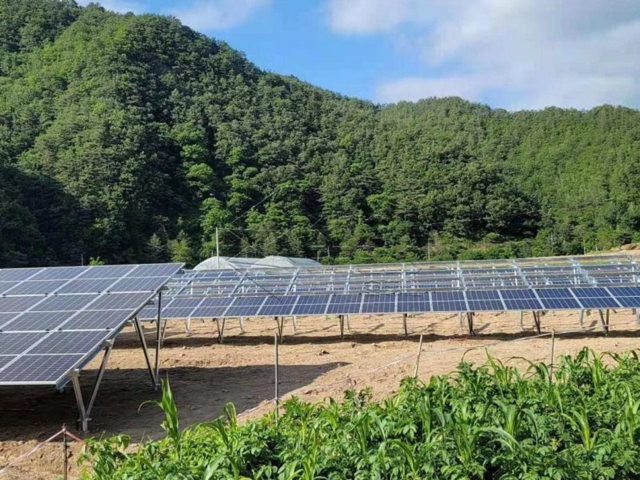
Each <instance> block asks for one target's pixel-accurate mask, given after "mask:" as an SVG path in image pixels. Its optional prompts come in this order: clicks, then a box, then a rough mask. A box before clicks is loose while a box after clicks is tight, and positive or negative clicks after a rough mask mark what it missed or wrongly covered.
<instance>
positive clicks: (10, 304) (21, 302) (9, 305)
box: [0, 297, 44, 313]
mask: <svg viewBox="0 0 640 480" xmlns="http://www.w3.org/2000/svg"><path fill="white" fill-rule="evenodd" d="M43 298H44V297H0V313H11V312H23V311H25V310H28V309H30V308H33V307H34V306H35V305H37V304H38V303H39V302H41V301H42V299H43Z"/></svg>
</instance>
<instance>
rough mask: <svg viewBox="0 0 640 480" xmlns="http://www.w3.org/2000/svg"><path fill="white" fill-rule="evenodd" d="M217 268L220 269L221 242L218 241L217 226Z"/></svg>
mask: <svg viewBox="0 0 640 480" xmlns="http://www.w3.org/2000/svg"><path fill="white" fill-rule="evenodd" d="M216 268H217V269H218V270H220V242H219V241H218V227H216Z"/></svg>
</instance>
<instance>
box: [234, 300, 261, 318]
mask: <svg viewBox="0 0 640 480" xmlns="http://www.w3.org/2000/svg"><path fill="white" fill-rule="evenodd" d="M265 299H266V297H236V298H235V300H234V302H233V303H232V304H231V306H230V307H229V308H228V309H227V311H226V313H225V317H252V316H254V315H256V314H257V313H258V311H259V310H260V307H261V306H262V304H263V303H264V301H265Z"/></svg>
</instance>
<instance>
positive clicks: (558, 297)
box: [536, 288, 581, 310]
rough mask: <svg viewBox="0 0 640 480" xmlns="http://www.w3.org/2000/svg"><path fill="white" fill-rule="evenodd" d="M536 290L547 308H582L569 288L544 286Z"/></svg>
mask: <svg viewBox="0 0 640 480" xmlns="http://www.w3.org/2000/svg"><path fill="white" fill-rule="evenodd" d="M536 292H537V293H538V296H539V297H540V301H541V302H542V304H543V306H544V308H545V309H546V310H567V309H569V310H579V309H580V308H581V306H580V304H579V303H578V302H577V301H576V299H575V298H574V297H573V295H571V292H570V291H569V289H567V288H544V289H540V290H536Z"/></svg>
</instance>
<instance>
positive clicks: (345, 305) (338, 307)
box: [327, 293, 362, 315]
mask: <svg viewBox="0 0 640 480" xmlns="http://www.w3.org/2000/svg"><path fill="white" fill-rule="evenodd" d="M361 305H362V295H361V294H359V293H347V294H340V293H337V294H335V295H332V297H331V300H330V302H329V307H328V308H327V315H348V314H351V313H360V308H361Z"/></svg>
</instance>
